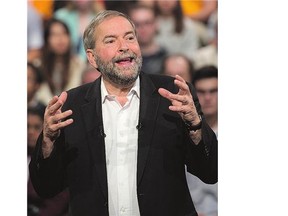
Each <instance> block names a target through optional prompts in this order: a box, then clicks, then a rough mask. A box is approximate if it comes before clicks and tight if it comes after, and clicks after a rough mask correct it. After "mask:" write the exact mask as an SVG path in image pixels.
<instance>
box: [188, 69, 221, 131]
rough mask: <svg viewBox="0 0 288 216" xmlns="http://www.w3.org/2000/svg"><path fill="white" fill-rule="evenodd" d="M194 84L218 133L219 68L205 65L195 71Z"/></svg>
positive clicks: (212, 125) (211, 123)
mask: <svg viewBox="0 0 288 216" xmlns="http://www.w3.org/2000/svg"><path fill="white" fill-rule="evenodd" d="M192 84H193V85H194V87H195V89H196V92H197V96H198V98H199V102H200V104H201V108H202V111H203V114H204V116H205V119H206V121H207V123H208V124H209V126H210V127H211V128H212V130H213V131H214V132H215V134H216V135H218V69H217V67H215V66H204V67H202V68H200V69H198V70H196V71H195V73H194V76H193V79H192Z"/></svg>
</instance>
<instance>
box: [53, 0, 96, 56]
mask: <svg viewBox="0 0 288 216" xmlns="http://www.w3.org/2000/svg"><path fill="white" fill-rule="evenodd" d="M94 4H95V2H94V1H91V0H74V1H70V3H69V4H66V6H65V7H63V8H60V9H58V10H56V11H55V12H54V18H56V19H58V20H61V21H63V22H64V23H65V24H66V25H67V26H68V28H69V32H70V36H71V43H72V48H73V49H72V51H73V53H74V54H76V55H78V56H79V57H80V58H81V59H82V60H83V61H85V60H86V53H85V50H84V48H83V43H82V35H83V32H84V28H85V26H86V25H87V24H88V23H89V22H90V21H91V19H92V18H93V17H94V15H95V8H94Z"/></svg>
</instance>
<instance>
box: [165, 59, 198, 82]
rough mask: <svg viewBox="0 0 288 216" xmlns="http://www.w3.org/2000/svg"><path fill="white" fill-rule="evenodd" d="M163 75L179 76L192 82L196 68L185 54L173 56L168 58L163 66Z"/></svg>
mask: <svg viewBox="0 0 288 216" xmlns="http://www.w3.org/2000/svg"><path fill="white" fill-rule="evenodd" d="M161 71H162V73H163V74H165V75H168V76H172V77H175V75H179V76H181V77H183V79H185V81H187V82H190V83H191V82H192V77H193V73H194V66H193V63H192V61H191V60H190V59H188V58H187V57H186V56H185V55H183V54H172V55H169V56H167V57H166V58H165V59H164V61H163V64H162V70H161Z"/></svg>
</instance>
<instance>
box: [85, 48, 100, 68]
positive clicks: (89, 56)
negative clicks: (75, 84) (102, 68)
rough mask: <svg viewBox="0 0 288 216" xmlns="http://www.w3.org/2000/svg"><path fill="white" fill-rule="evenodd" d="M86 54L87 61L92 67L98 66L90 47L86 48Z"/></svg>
mask: <svg viewBox="0 0 288 216" xmlns="http://www.w3.org/2000/svg"><path fill="white" fill-rule="evenodd" d="M86 56H87V59H88V61H89V63H90V64H91V65H92V66H93V67H94V68H98V67H97V64H96V61H95V55H94V51H93V50H92V49H87V50H86Z"/></svg>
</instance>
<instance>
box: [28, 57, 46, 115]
mask: <svg viewBox="0 0 288 216" xmlns="http://www.w3.org/2000/svg"><path fill="white" fill-rule="evenodd" d="M42 82H43V77H42V73H41V71H40V70H39V68H37V67H36V66H35V65H33V64H32V63H31V62H27V107H28V108H35V109H38V110H40V111H43V112H44V110H45V107H46V106H45V104H44V103H42V102H41V101H39V100H38V99H37V98H36V93H37V91H38V89H39V88H40V85H41V83H42Z"/></svg>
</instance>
